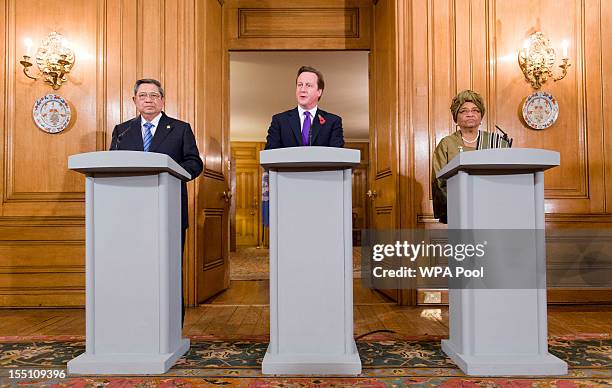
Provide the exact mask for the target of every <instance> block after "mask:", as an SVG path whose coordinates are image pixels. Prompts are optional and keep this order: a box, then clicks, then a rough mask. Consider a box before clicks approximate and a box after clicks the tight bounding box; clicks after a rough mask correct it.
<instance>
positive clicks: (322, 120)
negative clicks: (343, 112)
mask: <svg viewBox="0 0 612 388" xmlns="http://www.w3.org/2000/svg"><path fill="white" fill-rule="evenodd" d="M319 124H321V125H323V124H325V119H324V118H323V116H321V115H319Z"/></svg>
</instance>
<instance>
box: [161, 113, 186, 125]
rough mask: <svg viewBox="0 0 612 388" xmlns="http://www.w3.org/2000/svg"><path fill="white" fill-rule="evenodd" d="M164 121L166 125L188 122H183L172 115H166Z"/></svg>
mask: <svg viewBox="0 0 612 388" xmlns="http://www.w3.org/2000/svg"><path fill="white" fill-rule="evenodd" d="M166 121H167V122H168V125H172V126H183V125H189V123H188V122H185V121H182V120H179V119H175V118H174V117H170V116H168V115H166Z"/></svg>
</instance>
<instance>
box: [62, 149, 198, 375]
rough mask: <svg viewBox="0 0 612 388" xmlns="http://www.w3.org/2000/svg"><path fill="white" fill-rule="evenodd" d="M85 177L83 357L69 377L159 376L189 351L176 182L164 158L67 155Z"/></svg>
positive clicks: (178, 170) (176, 170)
mask: <svg viewBox="0 0 612 388" xmlns="http://www.w3.org/2000/svg"><path fill="white" fill-rule="evenodd" d="M68 168H69V169H71V170H74V171H78V172H81V173H83V174H85V175H86V179H85V209H86V211H85V214H86V218H85V229H86V244H85V246H86V259H85V261H86V263H85V274H86V275H85V276H86V351H85V353H84V354H81V355H80V356H78V357H76V358H74V359H73V360H71V361H69V362H68V373H71V374H161V373H164V372H166V371H167V370H168V369H170V367H171V366H172V365H173V364H174V362H175V361H176V360H177V359H178V358H179V357H180V356H181V355H183V354H184V353H185V352H186V351H187V350H188V349H189V340H188V339H183V338H181V329H182V328H181V305H180V303H181V292H182V288H181V230H180V229H181V180H187V179H189V178H190V176H189V173H187V171H185V170H184V169H183V168H182V167H181V166H179V165H178V164H177V163H176V162H175V161H174V160H172V159H171V158H170V157H169V156H167V155H164V154H158V153H152V152H138V151H104V152H90V153H84V154H79V155H72V156H70V157H69V159H68Z"/></svg>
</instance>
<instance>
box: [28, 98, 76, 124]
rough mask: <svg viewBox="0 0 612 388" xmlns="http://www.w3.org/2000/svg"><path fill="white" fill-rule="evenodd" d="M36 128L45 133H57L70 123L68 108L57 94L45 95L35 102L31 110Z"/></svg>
mask: <svg viewBox="0 0 612 388" xmlns="http://www.w3.org/2000/svg"><path fill="white" fill-rule="evenodd" d="M32 116H33V117H34V123H36V126H37V127H38V128H40V129H42V130H43V131H45V132H47V133H59V132H61V131H63V130H64V129H66V127H68V124H69V123H70V117H71V116H72V114H71V112H70V107H69V106H68V103H67V102H66V100H64V99H63V98H62V97H61V96H60V95H59V94H47V95H46V96H43V97H41V98H39V99H38V100H36V102H35V103H34V108H33V109H32Z"/></svg>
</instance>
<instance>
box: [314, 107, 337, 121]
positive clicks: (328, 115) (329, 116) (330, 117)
mask: <svg viewBox="0 0 612 388" xmlns="http://www.w3.org/2000/svg"><path fill="white" fill-rule="evenodd" d="M317 114H318V115H321V116H323V117H324V118H325V119H326V120H333V119H336V120H341V119H342V118H341V117H340V116H338V115H335V114H333V113H329V112H326V111H324V110H323V109H318V110H317Z"/></svg>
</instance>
